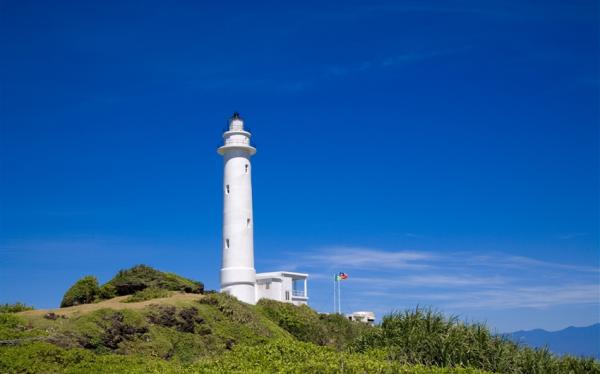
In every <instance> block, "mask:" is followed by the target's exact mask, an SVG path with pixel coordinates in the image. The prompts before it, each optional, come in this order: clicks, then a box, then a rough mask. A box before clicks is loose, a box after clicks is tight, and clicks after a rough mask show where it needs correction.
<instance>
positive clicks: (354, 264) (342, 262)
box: [303, 247, 434, 269]
mask: <svg viewBox="0 0 600 374" xmlns="http://www.w3.org/2000/svg"><path fill="white" fill-rule="evenodd" d="M433 258H434V255H432V254H430V253H426V252H416V251H397V252H385V251H379V250H375V249H369V248H353V247H333V248H327V249H325V250H322V251H319V252H316V253H312V254H308V255H307V256H306V257H305V260H303V261H306V262H307V263H308V264H313V265H318V264H327V266H328V267H351V268H391V269H423V268H426V267H428V266H429V265H427V264H426V263H425V262H426V261H431V260H432V259H433Z"/></svg>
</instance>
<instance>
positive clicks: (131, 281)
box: [106, 265, 204, 296]
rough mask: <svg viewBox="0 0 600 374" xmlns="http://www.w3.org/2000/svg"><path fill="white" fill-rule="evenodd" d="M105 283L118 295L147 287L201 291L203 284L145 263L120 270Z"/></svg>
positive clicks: (189, 291) (192, 291)
mask: <svg viewBox="0 0 600 374" xmlns="http://www.w3.org/2000/svg"><path fill="white" fill-rule="evenodd" d="M106 285H107V286H108V287H114V290H115V293H116V295H118V296H122V295H132V294H134V293H136V292H137V291H141V290H143V289H145V288H148V287H154V288H161V289H164V290H169V291H182V292H187V293H202V292H203V291H204V285H203V284H202V283H201V282H197V281H193V280H191V279H187V278H184V277H182V276H179V275H177V274H173V273H165V272H162V271H159V270H156V269H153V268H151V267H149V266H146V265H137V266H134V267H132V268H131V269H127V270H121V271H119V272H118V273H117V275H116V276H115V277H114V278H113V279H111V280H110V281H108V282H107V283H106Z"/></svg>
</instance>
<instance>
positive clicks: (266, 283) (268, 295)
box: [256, 279, 283, 301]
mask: <svg viewBox="0 0 600 374" xmlns="http://www.w3.org/2000/svg"><path fill="white" fill-rule="evenodd" d="M281 292H282V282H281V280H278V279H258V280H257V281H256V300H257V301H258V300H260V299H270V300H277V301H283V300H281V294H282V293H281Z"/></svg>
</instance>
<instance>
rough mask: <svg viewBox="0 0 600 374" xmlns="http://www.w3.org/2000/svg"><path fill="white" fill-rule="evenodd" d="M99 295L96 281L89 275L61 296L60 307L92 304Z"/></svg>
mask: <svg viewBox="0 0 600 374" xmlns="http://www.w3.org/2000/svg"><path fill="white" fill-rule="evenodd" d="M99 293H100V287H98V280H97V279H96V277H93V276H91V275H88V276H85V277H83V278H81V279H80V280H78V281H77V282H75V284H74V285H72V286H71V288H69V289H68V290H67V292H66V293H65V295H64V296H63V299H62V301H61V303H60V307H61V308H64V307H68V306H73V305H79V304H89V303H91V302H93V301H94V300H95V299H96V298H97V296H98V295H99Z"/></svg>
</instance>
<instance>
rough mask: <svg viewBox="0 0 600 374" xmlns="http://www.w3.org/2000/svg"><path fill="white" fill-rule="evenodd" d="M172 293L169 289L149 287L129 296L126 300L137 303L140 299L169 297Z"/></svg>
mask: <svg viewBox="0 0 600 374" xmlns="http://www.w3.org/2000/svg"><path fill="white" fill-rule="evenodd" d="M170 294H171V293H170V292H169V291H167V290H163V289H162V288H156V287H148V288H145V289H143V290H141V291H138V292H136V293H134V294H133V295H131V296H129V297H128V298H127V299H125V302H126V303H136V302H139V301H145V300H152V299H158V298H161V297H168V296H169V295H170Z"/></svg>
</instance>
